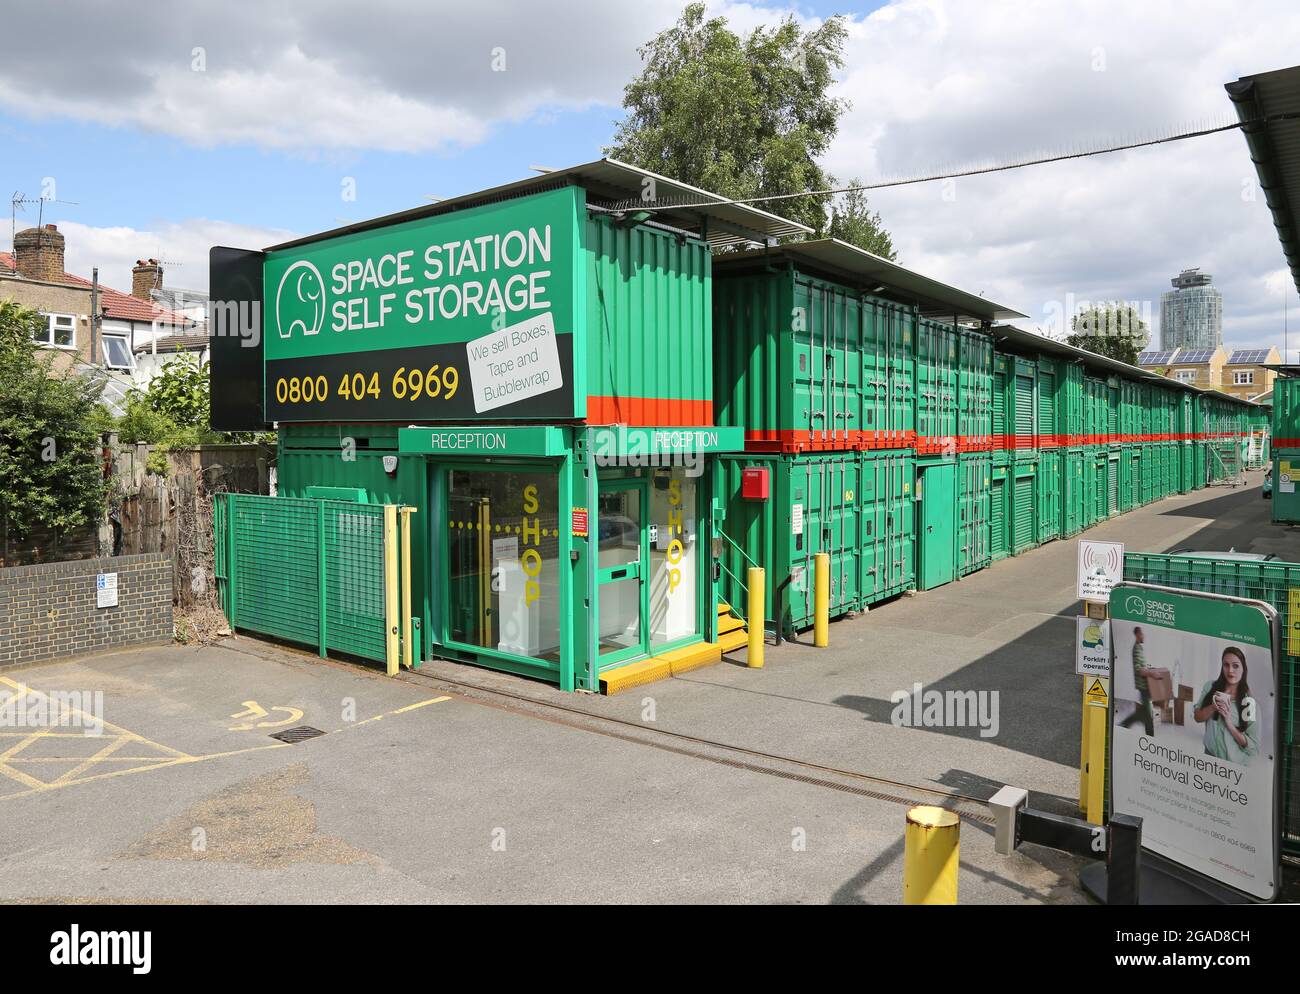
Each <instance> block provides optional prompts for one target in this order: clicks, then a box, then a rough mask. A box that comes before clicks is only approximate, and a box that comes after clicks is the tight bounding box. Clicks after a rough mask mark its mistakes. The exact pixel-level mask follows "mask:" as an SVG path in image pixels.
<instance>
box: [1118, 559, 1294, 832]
mask: <svg viewBox="0 0 1300 994" xmlns="http://www.w3.org/2000/svg"><path fill="white" fill-rule="evenodd" d="M1124 579H1125V580H1133V581H1135V582H1137V583H1155V584H1159V585H1161V586H1165V587H1177V588H1178V589H1180V590H1198V591H1204V592H1207V593H1212V594H1227V595H1228V596H1230V597H1249V598H1251V599H1253V600H1260V601H1264V602H1265V603H1268V604H1271V605H1273V607H1274V608H1275V609H1276V610H1277V613H1278V619H1279V625H1278V627H1279V631H1280V633H1281V634H1280V636H1279V637H1280V638H1281V642H1282V645H1281V647H1280V652H1281V655H1280V658H1279V681H1278V682H1279V687H1278V703H1279V706H1278V719H1277V720H1278V723H1279V724H1280V725H1281V728H1282V755H1281V756H1280V757H1279V759H1280V761H1281V763H1282V778H1281V780H1282V851H1283V852H1287V853H1291V854H1293V855H1300V748H1298V747H1297V743H1296V737H1295V719H1296V710H1297V708H1300V687H1297V685H1296V677H1297V672H1300V652H1297V653H1296V654H1292V652H1291V651H1289V650H1291V649H1293V648H1295V649H1300V630H1297V629H1293V628H1292V625H1293V624H1294V625H1300V564H1297V563H1265V562H1258V561H1256V562H1249V561H1246V562H1243V561H1237V560H1231V559H1190V558H1185V557H1182V556H1154V555H1145V554H1143V553H1137V552H1129V553H1126V554H1125V555H1124ZM1293 590H1294V591H1296V597H1297V608H1298V609H1297V611H1296V616H1295V617H1294V618H1292V616H1291V609H1290V601H1291V591H1293ZM1292 632H1296V636H1297V637H1296V644H1295V645H1292V644H1291V638H1290V634H1291V633H1292Z"/></svg>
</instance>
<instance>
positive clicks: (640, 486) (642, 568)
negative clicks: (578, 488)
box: [596, 480, 649, 666]
mask: <svg viewBox="0 0 1300 994" xmlns="http://www.w3.org/2000/svg"><path fill="white" fill-rule="evenodd" d="M645 504H646V486H645V483H644V482H642V481H640V480H619V481H614V482H609V483H602V484H601V486H600V506H599V507H598V508H597V512H596V528H597V535H598V536H599V558H598V560H597V581H598V589H597V592H596V599H597V611H598V615H597V616H598V618H599V642H600V647H599V654H600V665H601V666H607V665H609V664H610V663H616V662H620V661H621V660H624V659H631V658H633V657H635V656H643V655H645V653H646V625H645V616H646V613H647V612H646V603H645V602H646V583H645V581H646V578H647V576H648V574H649V564H648V563H647V562H646V558H647V557H646V529H645V523H646V507H645Z"/></svg>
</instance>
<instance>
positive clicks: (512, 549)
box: [492, 535, 519, 566]
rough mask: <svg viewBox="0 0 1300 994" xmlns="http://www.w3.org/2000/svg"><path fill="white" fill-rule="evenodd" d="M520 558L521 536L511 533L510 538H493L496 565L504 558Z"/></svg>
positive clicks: (493, 554) (494, 562) (493, 557)
mask: <svg viewBox="0 0 1300 994" xmlns="http://www.w3.org/2000/svg"><path fill="white" fill-rule="evenodd" d="M518 558H519V536H518V535H511V536H510V537H509V538H494V539H493V540H492V565H493V566H495V565H496V564H497V563H499V562H500V561H501V560H503V559H518Z"/></svg>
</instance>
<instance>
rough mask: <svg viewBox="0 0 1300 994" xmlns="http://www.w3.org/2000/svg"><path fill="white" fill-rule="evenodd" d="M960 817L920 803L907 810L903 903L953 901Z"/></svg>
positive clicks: (955, 887)
mask: <svg viewBox="0 0 1300 994" xmlns="http://www.w3.org/2000/svg"><path fill="white" fill-rule="evenodd" d="M960 838H961V819H960V818H958V817H957V815H956V814H954V813H953V812H951V811H949V810H947V809H946V808H936V807H933V806H931V805H928V804H921V805H918V806H916V807H914V808H912V809H911V810H910V811H908V812H907V828H906V829H904V833H903V903H904V904H956V903H957V865H958V862H959V856H960V849H961V846H960V844H959V843H960Z"/></svg>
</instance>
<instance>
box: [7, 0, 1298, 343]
mask: <svg viewBox="0 0 1300 994" xmlns="http://www.w3.org/2000/svg"><path fill="white" fill-rule="evenodd" d="M682 6H683V2H682V0H645V2H637V3H635V4H633V3H631V2H630V0H625V2H622V3H618V2H616V3H611V4H598V5H592V4H588V3H579V2H576V0H567V2H560V3H555V4H546V5H536V4H534V5H520V4H518V3H514V2H510V0H479V2H476V3H474V4H469V5H464V4H460V5H450V4H439V5H426V6H413V5H410V4H407V3H401V2H400V0H370V2H368V3H367V4H365V5H362V6H357V5H356V4H353V3H345V2H343V0H328V2H322V3H319V4H315V5H312V6H310V7H287V6H284V5H281V4H278V3H267V4H263V5H259V6H257V7H250V8H248V9H246V10H244V11H242V12H241V15H240V17H238V18H232V17H230V16H229V14H228V12H227V11H226V10H225V9H224V8H220V7H213V6H211V5H208V4H203V3H200V2H199V0H175V2H172V3H168V4H161V3H158V4H154V3H150V2H149V0H144V2H143V4H137V5H136V6H135V7H133V8H132V16H130V17H125V16H122V15H121V14H120V13H118V12H116V11H114V10H113V9H111V8H110V7H107V6H105V5H102V4H98V3H93V2H91V0H70V3H68V4H65V5H62V6H61V7H60V8H59V10H60V14H59V24H60V32H59V36H58V37H59V46H60V58H58V59H51V58H49V57H48V52H47V51H46V50H45V49H43V48H42V46H39V45H33V44H31V42H30V39H31V38H32V37H37V36H40V35H41V34H42V33H43V32H44V31H46V29H47V28H48V24H45V23H44V22H45V21H46V20H47V19H48V18H49V17H50V16H51V15H50V14H49V13H48V12H47V11H46V10H45V9H44V8H39V7H37V6H34V5H19V7H18V8H16V9H15V10H14V11H13V12H12V16H11V17H10V18H9V20H7V22H6V30H5V32H4V33H3V34H0V107H5V108H7V109H9V110H11V111H14V112H17V113H20V114H25V115H30V116H45V115H65V116H69V117H73V118H79V119H88V120H94V121H100V122H103V123H107V124H110V125H115V126H121V127H128V128H137V129H146V130H151V131H155V132H159V133H163V134H168V135H173V136H176V137H177V138H179V139H182V140H184V141H187V142H192V143H195V144H200V145H216V144H221V143H232V142H234V143H248V144H253V145H257V146H263V147H273V148H287V149H294V148H301V149H309V150H321V149H326V150H328V149H343V150H347V149H379V150H388V151H425V150H453V151H454V150H456V149H461V148H464V147H466V146H470V145H473V144H475V143H478V142H482V141H484V140H485V139H487V138H488V137H489V136H490V135H491V133H492V131H493V129H496V128H501V127H503V126H508V125H509V124H510V122H515V121H520V120H525V119H529V120H542V119H549V118H552V117H553V116H555V115H557V114H558V115H562V114H563V113H564V112H566V111H569V110H573V109H581V108H588V107H591V106H594V105H599V106H608V107H609V108H610V109H611V116H614V112H615V108H616V107H617V105H618V103H619V101H620V99H621V96H622V86H623V84H624V83H625V82H626V81H627V80H628V79H630V78H631V77H632V76H633V75H634V74H635V73H636V71H637V69H638V67H639V65H640V61H639V56H638V55H637V51H636V49H637V46H638V45H641V44H644V43H645V42H646V41H648V40H649V39H650V38H651V37H652V36H653V35H654V34H655V33H656V32H657V31H659V30H662V29H663V28H665V27H667V26H668V25H669V24H671V23H672V21H673V20H674V19H675V18H676V17H677V16H678V14H679V13H680V11H681V7H682ZM711 6H712V12H718V13H722V14H724V15H726V16H728V17H729V18H730V19H731V21H732V24H733V26H734V27H735V28H737V29H740V30H748V29H750V28H752V27H753V26H755V25H757V24H759V23H763V22H767V23H773V22H775V21H777V20H778V19H779V18H780V17H782V16H784V15H785V14H786V13H787V11H788V10H790V9H796V10H797V8H791V7H789V6H787V5H785V4H778V3H774V4H768V5H764V4H761V3H729V4H728V3H721V4H713V5H711ZM804 20H805V23H806V24H809V25H811V24H814V23H817V22H816V20H815V19H812V18H805V19H804ZM1297 37H1300V7H1297V6H1296V5H1295V4H1294V3H1289V2H1286V0H1242V2H1237V3H1235V4H1233V5H1232V7H1231V9H1230V12H1227V13H1225V8H1223V7H1222V6H1220V5H1217V4H1208V3H1187V2H1185V0H1183V2H1175V0H1145V2H1142V3H1133V2H1132V0H1096V2H1090V3H1087V4H1044V3H1039V2H1031V0H999V2H994V3H974V2H962V0H900V2H897V3H893V4H890V5H888V6H886V7H884V8H882V9H880V10H877V11H875V12H873V13H871V14H869V15H867V16H865V17H864V16H861V15H855V16H853V17H851V18H850V20H849V44H848V49H847V52H846V62H847V64H846V67H845V71H844V74H843V79H842V81H841V83H840V84H839V86H838V88H837V92H838V93H839V94H840V95H843V96H845V97H848V98H849V99H850V100H851V101H852V103H853V108H852V110H851V111H850V113H849V114H848V115H847V116H846V117H845V119H844V120H843V122H842V124H841V129H840V135H839V137H838V139H837V140H836V142H835V144H834V146H833V148H832V151H831V154H830V156H829V161H828V163H827V165H828V166H829V168H830V169H831V171H832V172H834V173H835V174H836V175H837V176H838V177H840V178H842V179H847V178H849V177H852V176H859V177H861V178H863V179H864V180H867V181H871V180H874V179H880V178H896V177H900V176H908V175H916V174H919V173H922V172H927V171H930V170H932V169H935V168H939V169H944V168H956V167H961V166H966V165H970V164H972V163H982V162H990V161H1000V160H1008V159H1016V158H1020V157H1023V156H1025V155H1027V154H1030V153H1033V152H1035V151H1038V150H1044V149H1045V150H1049V151H1061V150H1068V149H1070V148H1074V147H1078V146H1082V145H1085V144H1089V143H1091V142H1094V141H1098V140H1105V139H1121V140H1122V139H1126V138H1131V137H1133V136H1145V135H1149V134H1151V133H1153V132H1157V131H1160V130H1163V129H1166V128H1168V127H1170V126H1175V125H1179V124H1183V123H1186V122H1193V121H1197V120H1204V119H1207V118H1210V119H1213V120H1215V121H1226V120H1230V119H1231V117H1232V113H1231V107H1230V105H1229V102H1228V100H1227V97H1226V95H1225V94H1224V91H1223V84H1224V83H1225V82H1227V81H1229V80H1232V79H1235V78H1237V77H1238V76H1240V75H1244V74H1249V73H1253V72H1259V71H1264V70H1268V69H1274V68H1278V67H1281V66H1285V65H1288V64H1291V63H1293V62H1295V61H1296V56H1295V49H1294V40H1295V38H1297ZM196 46H201V47H203V49H204V58H205V60H206V64H205V67H204V71H202V72H195V71H193V70H192V63H193V59H194V56H193V49H194V48H195V47H196ZM497 50H500V51H501V52H503V53H504V57H505V65H506V71H505V72H494V71H493V67H492V60H493V57H494V55H495V54H496V53H497ZM1253 178H1254V171H1253V168H1252V167H1251V165H1250V162H1249V158H1248V156H1247V154H1246V149H1245V143H1244V141H1243V140H1242V138H1241V135H1240V134H1239V133H1237V132H1228V133H1225V134H1223V135H1219V136H1216V137H1213V138H1206V139H1199V140H1194V141H1189V142H1185V143H1177V144H1171V145H1167V146H1161V147H1159V148H1155V149H1147V150H1139V151H1133V152H1124V153H1118V154H1114V155H1108V156H1099V157H1095V158H1090V159H1084V160H1079V161H1074V162H1066V163H1060V164H1055V165H1050V166H1041V167H1033V168H1029V169H1024V170H1017V171H1011V172H1006V173H999V174H994V175H989V176H983V177H977V178H969V179H961V180H959V181H958V182H957V183H956V186H955V190H956V199H955V200H946V199H944V198H943V196H942V192H943V188H942V187H941V186H940V185H939V184H922V185H917V186H912V187H903V188H898V189H893V190H885V191H879V192H877V193H873V194H872V196H871V202H872V205H873V207H875V208H876V209H878V210H879V211H880V212H881V213H882V215H883V217H884V220H885V223H886V225H887V227H888V228H889V229H890V231H891V232H892V233H893V235H894V239H895V243H896V245H897V246H898V248H899V255H900V261H902V262H903V264H905V265H908V266H911V267H914V268H917V269H920V270H922V271H925V272H927V273H930V274H932V275H934V276H936V277H938V278H940V279H943V280H946V281H948V282H951V283H954V284H956V285H959V286H962V287H966V288H970V289H972V290H976V291H983V292H984V293H985V294H986V295H987V296H989V297H992V298H995V299H998V300H1002V301H1004V302H1006V303H1008V304H1010V305H1012V306H1014V307H1017V308H1019V309H1021V310H1024V311H1026V312H1028V313H1030V314H1031V315H1032V316H1033V317H1034V318H1037V319H1039V320H1042V319H1043V318H1044V317H1045V315H1046V314H1047V313H1048V312H1049V309H1050V308H1052V307H1053V306H1059V305H1060V302H1064V301H1065V300H1066V299H1067V298H1068V297H1071V296H1072V298H1073V299H1074V300H1076V301H1077V300H1100V299H1123V300H1137V301H1149V302H1150V306H1151V308H1152V311H1153V312H1154V313H1157V314H1158V309H1159V308H1158V300H1159V295H1160V293H1161V292H1163V291H1164V290H1165V289H1166V288H1167V287H1168V282H1169V279H1170V277H1172V276H1173V275H1174V274H1175V273H1177V272H1178V271H1179V270H1180V269H1182V268H1184V267H1187V266H1200V267H1202V269H1204V270H1205V271H1207V272H1210V273H1212V274H1213V275H1214V277H1215V281H1216V284H1217V285H1218V286H1219V287H1220V288H1221V289H1222V290H1223V293H1224V309H1225V335H1226V338H1227V340H1228V343H1229V344H1230V345H1256V344H1266V343H1268V342H1274V341H1275V342H1277V343H1278V344H1279V345H1280V344H1281V331H1280V328H1281V310H1282V288H1283V287H1284V286H1289V281H1288V280H1287V279H1286V277H1285V272H1284V267H1283V260H1282V254H1281V251H1280V247H1279V245H1278V242H1277V238H1276V235H1275V233H1274V231H1273V228H1272V225H1271V223H1270V220H1269V216H1268V211H1267V208H1266V206H1265V204H1264V200H1263V196H1262V195H1259V196H1258V197H1257V198H1256V200H1255V201H1253V202H1251V201H1244V200H1243V199H1242V188H1243V187H1242V184H1243V182H1252V181H1253ZM423 192H426V191H413V194H418V193H423ZM64 227H65V228H66V229H67V230H68V231H69V233H70V235H69V258H70V260H80V264H79V267H78V268H79V269H80V270H87V269H88V266H89V265H90V264H93V263H96V262H97V263H99V264H100V265H101V267H102V268H103V269H104V270H105V271H106V272H108V271H111V272H113V273H116V275H114V276H113V277H112V279H111V280H109V277H108V276H105V279H106V281H110V282H112V283H113V285H126V286H129V268H130V266H129V263H130V262H131V261H134V259H135V258H137V257H139V256H141V255H150V254H152V255H157V254H159V253H161V254H162V255H163V256H164V257H168V256H172V257H176V258H178V259H179V260H180V261H183V262H185V266H184V267H182V268H180V269H178V270H177V271H176V272H175V273H174V274H169V281H171V282H179V283H181V284H190V285H195V286H199V285H200V284H201V283H203V282H206V268H207V267H206V248H207V244H210V243H212V242H213V241H217V242H220V241H225V242H231V243H234V244H245V245H248V244H251V245H263V244H267V243H269V242H273V241H275V240H277V236H273V235H269V234H265V233H256V232H251V231H249V230H248V229H242V231H243V233H246V234H247V235H248V237H242V238H241V237H235V235H233V234H232V235H231V236H230V237H226V234H225V233H223V232H222V230H221V228H220V227H219V225H218V223H217V222H213V221H205V220H201V219H200V220H190V221H184V222H182V221H173V222H169V223H166V224H159V225H157V226H155V228H154V229H153V230H150V231H130V230H127V229H92V228H86V229H84V230H83V232H82V234H83V235H84V241H85V247H80V246H78V245H76V243H75V242H76V240H75V239H74V238H73V237H72V234H71V233H72V232H73V231H74V230H75V229H77V228H78V227H79V226H77V225H74V224H70V223H66V222H65V224H64ZM238 233H239V232H238V230H237V231H236V234H238ZM205 241H206V244H205ZM142 242H143V243H144V244H141V243H142ZM151 243H156V246H157V247H151ZM92 249H93V250H95V251H100V250H102V251H103V252H105V253H109V255H108V256H98V257H96V256H92V255H91V251H92ZM106 260H111V261H106ZM70 265H71V263H70ZM200 274H201V275H202V277H203V278H202V279H199V278H198V276H199V275H200ZM1291 299H1292V302H1293V304H1294V294H1292V298H1291ZM1292 309H1293V310H1300V308H1296V307H1293V308H1292Z"/></svg>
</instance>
